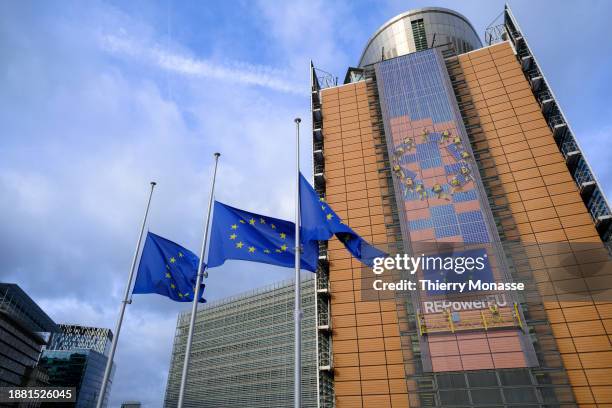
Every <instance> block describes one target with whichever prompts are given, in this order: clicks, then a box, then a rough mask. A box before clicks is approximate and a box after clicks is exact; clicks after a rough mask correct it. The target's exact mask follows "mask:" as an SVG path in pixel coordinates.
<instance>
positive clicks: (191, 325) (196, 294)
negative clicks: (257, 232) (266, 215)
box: [178, 153, 221, 408]
mask: <svg viewBox="0 0 612 408" xmlns="http://www.w3.org/2000/svg"><path fill="white" fill-rule="evenodd" d="M219 156H221V153H215V170H214V171H213V178H212V186H211V188H210V198H209V200H208V212H207V215H206V224H205V225H206V226H205V227H204V238H203V239H202V248H201V249H200V264H199V265H198V277H197V278H196V285H195V288H194V290H193V292H194V293H193V303H192V305H191V320H190V321H189V334H188V335H187V344H186V345H185V359H184V361H183V373H182V374H181V387H180V389H179V398H178V408H182V407H183V402H184V400H185V385H186V384H187V369H188V368H189V360H190V358H191V356H190V353H191V342H192V340H193V328H194V326H195V320H196V312H197V310H198V300H199V299H198V298H199V297H200V284H201V283H202V278H203V275H204V271H203V270H202V266H203V265H204V255H205V254H204V251H205V250H206V242H207V240H208V227H209V225H210V212H211V210H212V204H213V197H214V193H215V179H216V178H217V165H218V164H219Z"/></svg>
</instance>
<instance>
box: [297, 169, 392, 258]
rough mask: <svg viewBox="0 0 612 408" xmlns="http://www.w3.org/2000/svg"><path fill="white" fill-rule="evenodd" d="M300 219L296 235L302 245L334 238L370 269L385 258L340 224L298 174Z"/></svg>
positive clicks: (328, 207) (383, 254) (338, 218)
mask: <svg viewBox="0 0 612 408" xmlns="http://www.w3.org/2000/svg"><path fill="white" fill-rule="evenodd" d="M300 215H301V221H300V223H301V225H300V226H301V229H300V231H301V234H302V240H303V241H304V242H308V241H312V240H320V241H326V240H329V239H330V238H331V237H332V236H333V235H336V237H337V238H338V239H339V240H340V241H341V242H342V243H343V244H344V246H345V247H346V249H347V250H348V251H349V252H350V253H351V254H352V255H353V256H354V257H355V258H357V259H359V260H360V261H361V262H362V263H364V264H366V265H368V266H373V264H374V258H377V257H385V256H387V254H386V253H385V252H383V251H381V250H380V249H378V248H376V247H374V246H373V245H370V244H369V243H368V242H367V241H366V240H364V239H363V238H361V237H360V236H359V235H357V233H356V232H355V231H353V230H352V229H351V228H350V227H349V226H348V225H346V224H343V223H342V220H341V219H340V217H338V215H337V214H336V213H335V212H334V210H332V209H331V207H330V206H329V205H328V204H327V203H326V202H325V200H324V199H322V198H320V197H319V195H318V194H317V192H316V191H315V190H314V188H312V186H311V185H310V183H308V181H307V180H306V179H305V178H304V176H303V175H302V173H300Z"/></svg>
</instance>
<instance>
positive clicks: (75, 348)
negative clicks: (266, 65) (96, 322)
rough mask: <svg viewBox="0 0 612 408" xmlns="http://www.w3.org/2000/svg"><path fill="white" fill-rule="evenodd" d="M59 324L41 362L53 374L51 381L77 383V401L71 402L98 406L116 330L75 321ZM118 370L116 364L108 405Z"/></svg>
mask: <svg viewBox="0 0 612 408" xmlns="http://www.w3.org/2000/svg"><path fill="white" fill-rule="evenodd" d="M58 326H59V331H58V332H56V333H53V335H52V336H51V338H50V340H49V347H48V348H47V349H46V350H45V351H44V352H43V355H42V357H41V359H40V365H41V366H42V367H44V368H45V369H46V371H47V373H48V375H49V385H51V386H55V387H76V392H77V396H76V398H77V401H76V405H74V404H71V405H73V406H76V407H79V408H81V407H82V408H86V407H95V406H96V403H97V400H98V395H99V392H100V388H101V386H102V379H103V377H104V369H105V367H106V362H107V361H108V354H109V350H110V344H111V342H112V339H113V333H112V332H111V330H110V329H104V328H99V327H87V326H80V325H74V324H60V325H58ZM114 371H115V367H114V364H113V368H112V371H111V375H110V378H109V380H108V385H107V387H106V395H105V396H104V406H107V405H108V396H109V394H110V389H111V385H112V381H113V375H114Z"/></svg>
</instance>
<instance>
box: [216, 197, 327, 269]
mask: <svg viewBox="0 0 612 408" xmlns="http://www.w3.org/2000/svg"><path fill="white" fill-rule="evenodd" d="M300 241H301V242H302V256H301V258H300V259H301V261H300V263H301V265H300V266H301V268H302V269H306V270H308V271H311V272H316V270H317V259H318V255H319V246H318V243H317V242H316V241H311V242H308V241H304V240H300ZM228 259H240V260H244V261H252V262H261V263H267V264H270V265H278V266H284V267H291V268H294V267H295V224H294V223H292V222H289V221H284V220H280V219H277V218H272V217H266V216H263V215H259V214H254V213H250V212H247V211H243V210H240V209H237V208H234V207H230V206H229V205H226V204H223V203H220V202H218V201H215V206H214V217H213V223H212V229H211V235H210V246H209V250H208V267H209V268H213V267H215V266H220V265H222V264H223V263H224V262H225V261H226V260H228Z"/></svg>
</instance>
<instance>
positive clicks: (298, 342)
mask: <svg viewBox="0 0 612 408" xmlns="http://www.w3.org/2000/svg"><path fill="white" fill-rule="evenodd" d="M301 121H302V119H300V118H295V163H296V170H295V184H296V186H295V310H294V312H293V313H294V319H295V346H294V347H295V373H294V384H293V393H294V408H300V407H301V406H302V360H301V351H302V330H301V326H302V296H301V293H300V292H301V281H300V257H301V248H300V122H301Z"/></svg>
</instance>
